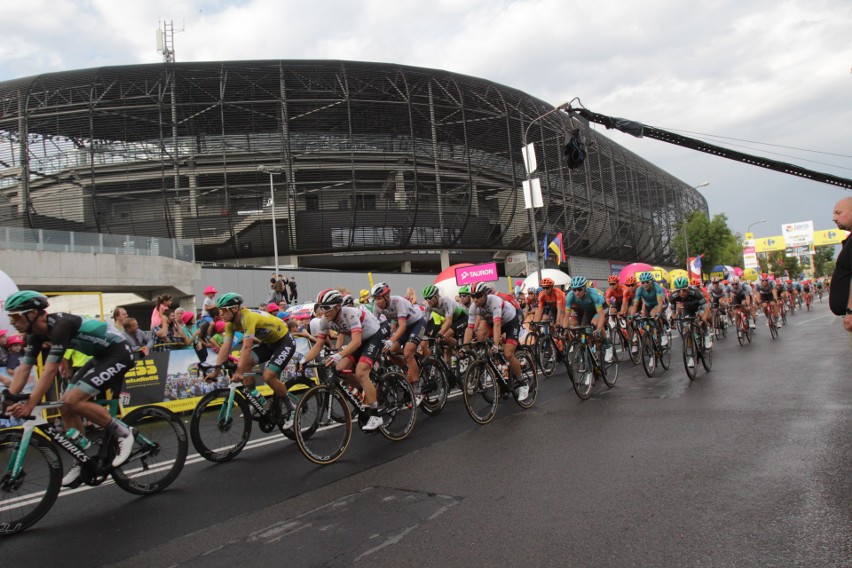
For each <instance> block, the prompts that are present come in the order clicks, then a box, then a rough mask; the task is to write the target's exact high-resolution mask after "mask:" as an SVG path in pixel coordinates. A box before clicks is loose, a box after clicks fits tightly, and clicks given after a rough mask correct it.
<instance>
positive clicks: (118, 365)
mask: <svg viewBox="0 0 852 568" xmlns="http://www.w3.org/2000/svg"><path fill="white" fill-rule="evenodd" d="M134 364H135V363H134V362H133V354H132V353H131V351H130V346H129V345H128V344H126V343H123V342H122V343H116V344H114V345H112V346H110V347H109V348H108V349H107V350H106V351H104V352H102V353H101V354H99V355H98V356H97V357H93V358H91V359H89V361H88V362H87V363H86V364H85V365H83V366H82V367H80V370H79V371H77V372H76V373H75V374H74V376H73V377H72V378H71V380H70V381H69V385H70V388H74V387H76V388H78V389H81V390H82V391H83V392H85V393H86V394H90V395H92V396H93V397H96V396H98V395H99V394H105V393H106V392H107V390H112V393H113V395H117V394H118V393H119V392H121V386H122V384H123V382H124V375H126V374H127V371H129V370H130V369H131V368H133V365H134Z"/></svg>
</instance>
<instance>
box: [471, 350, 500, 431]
mask: <svg viewBox="0 0 852 568" xmlns="http://www.w3.org/2000/svg"><path fill="white" fill-rule="evenodd" d="M462 394H463V395H464V406H465V408H467V413H468V414H469V415H470V417H471V418H473V421H474V422H476V423H477V424H488V423H489V422H491V421H492V420H494V416H495V415H496V414H497V403H498V400H499V399H498V397H499V392H498V386H497V377H496V376H494V373H493V371H492V369H491V367H490V366H489V365H488V363H486V362H485V360H483V359H477V360H476V361H474V362H473V363H471V364H470V365H469V366H468V368H467V373H465V376H464V388H463V389H462Z"/></svg>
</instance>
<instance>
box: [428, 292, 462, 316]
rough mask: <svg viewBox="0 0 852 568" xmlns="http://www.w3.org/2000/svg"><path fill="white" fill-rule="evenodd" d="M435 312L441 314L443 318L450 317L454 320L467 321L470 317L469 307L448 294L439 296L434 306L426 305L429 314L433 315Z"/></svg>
mask: <svg viewBox="0 0 852 568" xmlns="http://www.w3.org/2000/svg"><path fill="white" fill-rule="evenodd" d="M434 313H437V314H440V315H441V317H442V318H450V319H452V320H453V321H454V322H456V321H459V320H462V319H464V321H465V322H467V317H468V313H467V309H466V308H465V307H464V306H462V305H461V304H459V303H458V302H456V301H455V300H453V299H452V298H449V297H447V296H441V297H440V298H438V304H437V305H436V306H435V307H434V308H432V307H430V306H427V307H426V315H427V316H431V315H432V314H434Z"/></svg>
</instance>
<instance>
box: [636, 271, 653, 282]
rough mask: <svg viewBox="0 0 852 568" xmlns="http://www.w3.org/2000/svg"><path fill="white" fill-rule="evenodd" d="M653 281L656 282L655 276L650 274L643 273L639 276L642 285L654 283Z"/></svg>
mask: <svg viewBox="0 0 852 568" xmlns="http://www.w3.org/2000/svg"><path fill="white" fill-rule="evenodd" d="M653 281H654V275H653V274H651V273H650V272H643V273H641V274H640V275H639V282H641V283H642V284H645V283H646V282H653Z"/></svg>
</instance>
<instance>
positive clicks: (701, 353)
mask: <svg viewBox="0 0 852 568" xmlns="http://www.w3.org/2000/svg"><path fill="white" fill-rule="evenodd" d="M698 357H699V358H700V359H701V364H702V365H704V370H705V371H707V372H708V373H709V372H710V369H712V368H713V348H712V347H710V348H709V349H708V348H707V343H706V342H705V339H704V337H701V343H699V344H698Z"/></svg>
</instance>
